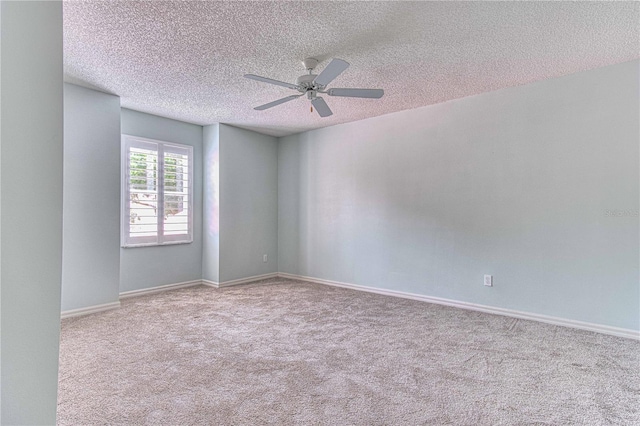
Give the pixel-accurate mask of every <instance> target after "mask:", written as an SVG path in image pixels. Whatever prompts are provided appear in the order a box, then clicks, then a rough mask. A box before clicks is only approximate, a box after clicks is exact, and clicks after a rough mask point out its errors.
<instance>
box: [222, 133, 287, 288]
mask: <svg viewBox="0 0 640 426" xmlns="http://www.w3.org/2000/svg"><path fill="white" fill-rule="evenodd" d="M219 143H220V282H225V281H230V280H234V279H240V278H247V277H251V276H256V275H262V274H268V273H273V272H278V258H277V256H278V201H277V200H278V141H277V139H276V138H274V137H272V136H266V135H262V134H259V133H255V132H252V131H249V130H244V129H238V128H236V127H232V126H228V125H225V124H220V125H219ZM263 254H267V255H268V262H266V263H264V262H263V261H262V256H263Z"/></svg>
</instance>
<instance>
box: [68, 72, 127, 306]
mask: <svg viewBox="0 0 640 426" xmlns="http://www.w3.org/2000/svg"><path fill="white" fill-rule="evenodd" d="M119 170H120V98H119V97H117V96H113V95H108V94H106V93H102V92H97V91H95V90H90V89H85V88H83V87H79V86H75V85H73V84H66V83H65V85H64V198H63V242H62V310H63V311H66V310H71V309H78V308H85V307H88V306H94V305H101V304H104V303H113V302H117V301H118V293H119V280H120V174H119V173H118V171H119Z"/></svg>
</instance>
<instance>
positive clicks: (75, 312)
mask: <svg viewBox="0 0 640 426" xmlns="http://www.w3.org/2000/svg"><path fill="white" fill-rule="evenodd" d="M118 308H120V302H111V303H103V304H102V305H93V306H88V307H86V308H79V309H70V310H68V311H62V312H61V313H60V319H65V318H72V317H79V316H82V315H89V314H95V313H98V312H104V311H110V310H111V309H118Z"/></svg>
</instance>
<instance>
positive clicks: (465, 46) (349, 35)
mask: <svg viewBox="0 0 640 426" xmlns="http://www.w3.org/2000/svg"><path fill="white" fill-rule="evenodd" d="M639 19H640V4H639V3H637V2H544V3H542V2H212V1H209V2H202V1H193V2H184V1H172V2H160V1H150V2H141V1H108V2H97V1H90V2H76V1H68V2H65V3H64V43H65V44H64V67H65V80H66V81H69V82H72V83H76V84H80V85H83V86H86V87H92V88H97V89H99V90H102V91H105V92H108V93H113V94H116V95H118V96H120V97H121V102H122V106H124V107H126V108H131V109H136V110H140V111H145V112H149V113H152V114H157V115H161V116H165V117H170V118H175V119H178V120H183V121H188V122H192V123H197V124H211V123H214V122H222V123H229V124H232V125H235V126H238V127H243V128H248V129H252V130H256V131H259V132H262V133H266V134H271V135H276V136H282V135H287V134H292V133H297V132H300V131H304V130H309V129H314V128H319V127H325V126H329V125H334V124H338V123H344V122H348V121H354V120H359V119H363V118H367V117H372V116H377V115H381V114H386V113H390V112H394V111H399V110H404V109H410V108H416V107H420V106H425V105H430V104H435V103H438V102H443V101H447V100H449V99H455V98H460V97H464V96H469V95H474V94H478V93H482V92H487V91H490V90H496V89H500V88H503V87H509V86H515V85H520V84H525V83H529V82H532V81H536V80H541V79H545V78H549V77H556V76H560V75H565V74H570V73H573V72H577V71H582V70H586V69H591V68H596V67H600V66H605V65H609V64H614V63H620V62H625V61H629V60H632V59H636V58H638V57H640V53H639V49H640V48H639V32H640V29H639V27H638V26H639V24H638V22H639ZM307 56H313V57H315V58H317V59H319V60H320V61H321V62H320V64H319V65H318V67H317V69H316V71H319V70H322V68H323V67H324V66H325V65H326V64H327V63H328V62H329V60H330V59H331V58H333V57H336V58H341V59H344V60H346V61H347V62H349V63H351V67H350V68H348V69H347V70H346V71H345V72H344V73H343V74H342V75H340V76H339V77H338V78H337V79H336V80H335V81H334V82H333V83H332V84H331V85H330V87H331V86H333V87H363V88H369V87H371V88H383V89H384V90H385V95H384V97H383V98H382V99H377V100H373V99H353V98H336V97H328V96H325V99H326V100H327V103H328V104H329V106H330V107H331V109H332V110H333V112H334V115H333V116H331V117H328V118H320V117H319V116H318V115H317V114H316V113H315V112H314V113H311V112H310V110H309V106H310V105H309V101H308V100H306V99H305V98H300V99H296V100H294V101H291V102H288V103H286V104H282V105H280V106H277V107H274V108H272V109H269V110H266V111H255V110H253V107H255V106H258V105H261V104H264V103H267V102H270V101H273V100H276V99H279V98H282V97H285V96H288V95H291V94H295V93H296V92H295V91H292V90H290V89H287V88H285V87H279V86H273V85H269V84H265V83H260V82H257V81H252V80H247V79H245V78H243V77H242V76H243V75H244V74H247V73H252V74H258V75H261V76H265V77H269V78H273V79H276V80H282V81H286V82H291V83H294V82H295V79H296V77H297V76H299V75H301V74H304V69H303V67H302V64H301V60H302V59H304V58H305V57H307Z"/></svg>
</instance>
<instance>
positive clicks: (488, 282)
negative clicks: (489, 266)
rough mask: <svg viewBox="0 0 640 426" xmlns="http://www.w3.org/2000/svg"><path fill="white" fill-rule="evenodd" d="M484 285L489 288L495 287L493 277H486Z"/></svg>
mask: <svg viewBox="0 0 640 426" xmlns="http://www.w3.org/2000/svg"><path fill="white" fill-rule="evenodd" d="M484 285H486V286H487V287H493V275H485V276H484Z"/></svg>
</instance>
